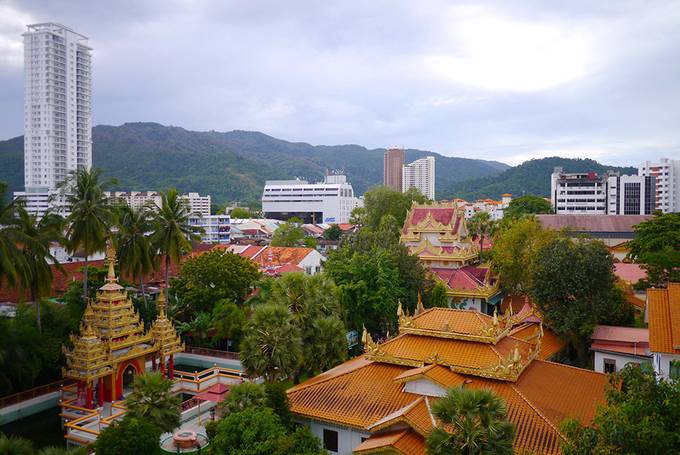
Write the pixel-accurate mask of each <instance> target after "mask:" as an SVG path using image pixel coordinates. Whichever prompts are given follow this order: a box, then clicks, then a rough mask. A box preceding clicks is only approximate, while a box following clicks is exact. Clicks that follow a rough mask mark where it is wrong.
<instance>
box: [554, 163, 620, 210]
mask: <svg viewBox="0 0 680 455" xmlns="http://www.w3.org/2000/svg"><path fill="white" fill-rule="evenodd" d="M608 178H609V175H608V174H605V175H604V176H598V175H597V173H596V172H579V173H566V172H564V171H563V169H562V168H561V167H556V168H555V170H554V172H553V173H552V175H551V177H550V202H551V204H552V206H553V208H554V209H555V213H556V214H558V215H559V214H566V213H569V214H575V213H590V214H595V213H601V214H605V213H607V179H608Z"/></svg>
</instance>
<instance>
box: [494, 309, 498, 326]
mask: <svg viewBox="0 0 680 455" xmlns="http://www.w3.org/2000/svg"><path fill="white" fill-rule="evenodd" d="M493 325H494V327H498V311H497V310H496V308H494V309H493Z"/></svg>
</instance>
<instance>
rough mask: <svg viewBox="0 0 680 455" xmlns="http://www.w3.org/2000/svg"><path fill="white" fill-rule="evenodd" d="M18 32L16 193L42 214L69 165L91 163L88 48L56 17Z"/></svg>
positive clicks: (76, 165)
mask: <svg viewBox="0 0 680 455" xmlns="http://www.w3.org/2000/svg"><path fill="white" fill-rule="evenodd" d="M23 37H24V185H25V189H26V191H25V192H23V193H16V194H15V196H18V197H24V198H25V199H26V203H27V208H28V209H29V211H32V212H34V213H37V214H38V215H41V214H42V213H44V210H45V209H46V208H47V206H46V201H47V197H48V195H49V194H50V193H52V192H54V190H55V188H56V187H57V185H58V184H59V183H60V182H62V181H63V180H64V179H65V178H66V177H67V175H68V173H69V172H70V171H72V170H75V169H78V168H89V167H90V166H92V120H91V117H92V116H91V80H92V75H91V67H92V64H91V52H92V49H91V48H90V47H89V46H88V40H87V37H86V36H83V35H81V34H79V33H76V32H74V31H73V30H71V29H70V28H68V27H65V26H63V25H60V24H55V23H44V24H33V25H29V26H28V27H27V31H26V32H25V33H24V34H23Z"/></svg>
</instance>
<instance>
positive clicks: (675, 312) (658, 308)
mask: <svg viewBox="0 0 680 455" xmlns="http://www.w3.org/2000/svg"><path fill="white" fill-rule="evenodd" d="M647 311H648V316H649V349H650V351H652V352H662V353H666V354H680V283H668V288H667V289H648V290H647Z"/></svg>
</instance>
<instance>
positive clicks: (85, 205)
mask: <svg viewBox="0 0 680 455" xmlns="http://www.w3.org/2000/svg"><path fill="white" fill-rule="evenodd" d="M101 174H102V171H101V170H100V169H90V170H88V169H78V170H77V171H72V172H71V173H70V174H69V177H68V178H67V179H66V181H65V182H64V183H62V184H61V185H60V188H61V189H63V190H64V191H65V193H66V202H67V204H68V205H69V206H70V208H71V214H70V215H69V216H68V218H66V225H67V230H66V238H67V240H68V242H67V245H68V251H69V252H70V253H71V254H74V253H75V252H76V251H79V250H81V249H82V250H83V252H84V253H85V267H84V276H83V298H84V299H85V300H87V298H88V293H87V268H88V258H89V256H91V255H92V254H94V253H96V252H97V251H102V250H103V249H104V247H105V245H106V239H107V234H108V231H109V227H110V225H111V222H112V221H113V212H112V210H111V206H110V205H109V203H108V200H107V198H106V196H105V195H104V190H103V187H104V186H105V183H101V182H100V181H99V178H100V176H101Z"/></svg>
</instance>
